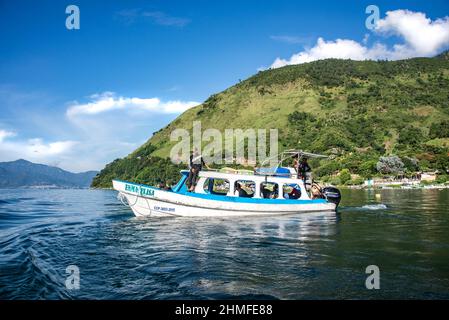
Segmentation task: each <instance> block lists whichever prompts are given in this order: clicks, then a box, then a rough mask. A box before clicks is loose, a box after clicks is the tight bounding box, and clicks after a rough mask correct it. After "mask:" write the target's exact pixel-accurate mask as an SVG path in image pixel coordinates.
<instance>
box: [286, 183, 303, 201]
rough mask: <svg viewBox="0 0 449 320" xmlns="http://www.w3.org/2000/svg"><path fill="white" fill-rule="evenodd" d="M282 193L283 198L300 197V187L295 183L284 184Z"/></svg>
mask: <svg viewBox="0 0 449 320" xmlns="http://www.w3.org/2000/svg"><path fill="white" fill-rule="evenodd" d="M282 189H283V190H282V194H283V195H284V198H285V199H299V198H300V197H301V187H300V186H299V185H298V184H296V183H293V184H284V186H283V188H282Z"/></svg>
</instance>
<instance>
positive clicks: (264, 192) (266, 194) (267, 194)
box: [260, 183, 271, 199]
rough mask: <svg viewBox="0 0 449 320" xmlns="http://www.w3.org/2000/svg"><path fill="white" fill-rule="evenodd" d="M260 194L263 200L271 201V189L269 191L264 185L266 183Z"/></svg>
mask: <svg viewBox="0 0 449 320" xmlns="http://www.w3.org/2000/svg"><path fill="white" fill-rule="evenodd" d="M260 192H261V193H262V198H264V199H269V198H270V196H271V191H270V189H268V188H267V186H266V184H264V183H263V184H262V188H261V190H260Z"/></svg>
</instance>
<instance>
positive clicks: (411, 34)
mask: <svg viewBox="0 0 449 320" xmlns="http://www.w3.org/2000/svg"><path fill="white" fill-rule="evenodd" d="M375 32H376V33H377V34H379V35H384V36H389V35H396V36H399V37H401V38H402V39H403V40H404V43H399V44H395V45H393V46H392V48H388V47H387V46H386V45H385V44H382V43H379V42H377V43H375V44H374V45H373V46H371V47H368V46H366V42H367V40H368V38H367V37H366V36H365V39H364V41H362V43H363V44H361V43H359V42H357V41H354V40H350V39H337V40H335V41H326V40H324V39H323V38H318V41H317V43H316V44H315V46H313V47H312V48H310V49H306V50H304V51H301V52H299V53H296V54H294V55H292V56H291V57H290V58H289V59H281V58H276V60H275V61H274V62H273V63H272V65H271V67H272V68H279V67H283V66H285V65H290V64H300V63H305V62H311V61H315V60H320V59H327V58H339V59H353V60H377V59H388V60H398V59H406V58H411V57H416V56H433V55H436V54H437V53H438V52H439V51H440V50H442V49H443V48H445V47H447V46H449V17H445V18H442V19H437V20H435V21H432V20H431V19H429V18H427V17H426V15H425V14H424V13H421V12H412V11H408V10H396V11H388V12H387V14H386V17H385V18H384V19H380V20H379V21H378V24H377V26H376V29H375Z"/></svg>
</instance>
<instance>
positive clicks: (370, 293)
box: [0, 189, 449, 299]
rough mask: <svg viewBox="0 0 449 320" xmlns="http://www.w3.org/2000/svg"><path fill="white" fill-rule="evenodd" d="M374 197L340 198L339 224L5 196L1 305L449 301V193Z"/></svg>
mask: <svg viewBox="0 0 449 320" xmlns="http://www.w3.org/2000/svg"><path fill="white" fill-rule="evenodd" d="M376 193H380V195H381V196H380V198H379V197H376V196H375V192H374V191H364V190H345V191H344V192H343V202H342V205H341V208H340V210H339V213H338V214H313V215H295V216H280V217H263V218H260V217H258V218H227V219H204V218H201V219H198V218H135V217H134V216H133V214H132V213H131V211H130V210H128V209H127V208H126V207H124V206H122V205H121V204H120V202H119V201H117V199H116V193H115V192H114V191H102V190H1V193H0V298H2V299H71V298H73V299H215V298H220V299H223V298H254V299H256V298H257V299H260V298H262V299H263V298H278V299H342V298H343V299H374V298H380V299H394V298H396V299H397V298H406V299H407V298H423V299H438V298H440V299H441V298H443V299H448V298H449V209H448V208H449V190H447V189H446V190H383V191H376ZM68 265H76V266H78V267H79V270H80V278H81V280H80V289H79V290H67V289H66V287H65V280H66V277H67V276H68V275H67V274H66V267H67V266H68ZM368 265H377V266H378V267H379V268H380V275H381V276H380V286H381V288H380V290H367V289H366V288H365V279H366V277H367V276H368V275H367V274H365V268H366V267H367V266H368Z"/></svg>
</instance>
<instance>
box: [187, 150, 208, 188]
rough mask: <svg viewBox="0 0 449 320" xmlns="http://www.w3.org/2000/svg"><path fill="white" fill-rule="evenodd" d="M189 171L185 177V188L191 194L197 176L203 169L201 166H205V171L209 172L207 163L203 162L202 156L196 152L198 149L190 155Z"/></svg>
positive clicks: (196, 181)
mask: <svg viewBox="0 0 449 320" xmlns="http://www.w3.org/2000/svg"><path fill="white" fill-rule="evenodd" d="M189 164H190V170H189V176H188V177H187V181H186V184H187V187H188V191H189V192H193V191H194V190H195V187H196V184H197V183H198V174H199V173H200V171H201V170H202V169H203V165H204V166H206V168H207V169H209V170H210V168H209V166H208V165H207V163H205V162H204V159H203V156H202V155H201V154H200V153H199V152H198V149H196V148H195V150H194V151H193V152H192V153H191V154H190V162H189Z"/></svg>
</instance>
